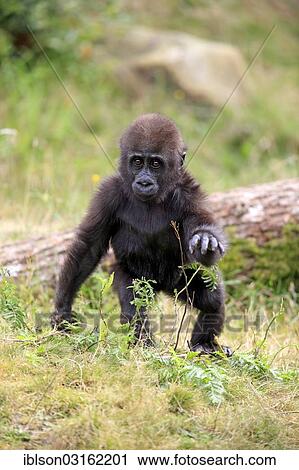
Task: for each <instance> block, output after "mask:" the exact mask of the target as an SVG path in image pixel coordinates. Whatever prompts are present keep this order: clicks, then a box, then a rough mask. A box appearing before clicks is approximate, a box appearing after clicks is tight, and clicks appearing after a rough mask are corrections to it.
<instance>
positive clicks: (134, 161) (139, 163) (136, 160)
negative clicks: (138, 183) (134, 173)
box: [133, 157, 143, 167]
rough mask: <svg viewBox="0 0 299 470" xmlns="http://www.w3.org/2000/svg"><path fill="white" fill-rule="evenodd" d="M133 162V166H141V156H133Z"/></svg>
mask: <svg viewBox="0 0 299 470" xmlns="http://www.w3.org/2000/svg"><path fill="white" fill-rule="evenodd" d="M133 163H134V165H135V166H138V167H139V166H142V164H143V161H142V160H141V158H139V157H135V158H133Z"/></svg>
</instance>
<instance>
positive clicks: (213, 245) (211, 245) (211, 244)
mask: <svg viewBox="0 0 299 470" xmlns="http://www.w3.org/2000/svg"><path fill="white" fill-rule="evenodd" d="M217 246H218V241H217V239H216V238H215V237H213V235H211V236H210V241H209V246H208V249H209V250H210V251H215V250H216V248H217Z"/></svg>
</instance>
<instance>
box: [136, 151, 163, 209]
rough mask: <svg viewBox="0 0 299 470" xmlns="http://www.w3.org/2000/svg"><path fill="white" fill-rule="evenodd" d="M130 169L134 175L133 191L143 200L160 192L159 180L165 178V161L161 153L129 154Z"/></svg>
mask: <svg viewBox="0 0 299 470" xmlns="http://www.w3.org/2000/svg"><path fill="white" fill-rule="evenodd" d="M129 171H130V173H131V175H132V177H133V181H132V191H133V193H134V195H135V196H136V197H137V198H139V199H141V200H143V201H144V200H150V199H153V198H155V196H157V194H158V193H159V181H161V180H162V179H163V173H164V171H165V163H164V160H163V157H162V156H161V155H156V154H152V153H150V152H142V153H134V154H133V155H130V156H129Z"/></svg>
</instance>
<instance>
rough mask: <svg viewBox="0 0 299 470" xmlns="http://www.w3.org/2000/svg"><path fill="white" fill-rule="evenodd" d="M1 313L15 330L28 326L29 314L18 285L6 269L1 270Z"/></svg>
mask: <svg viewBox="0 0 299 470" xmlns="http://www.w3.org/2000/svg"><path fill="white" fill-rule="evenodd" d="M0 315H1V316H2V318H4V320H6V321H7V322H8V323H9V325H10V326H11V328H12V329H13V330H22V329H25V328H27V316H26V312H25V308H24V305H23V304H22V302H21V300H20V298H19V296H18V293H17V286H16V285H15V283H14V282H13V280H12V279H11V278H10V277H9V274H8V271H6V270H4V269H2V270H0Z"/></svg>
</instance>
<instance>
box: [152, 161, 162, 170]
mask: <svg viewBox="0 0 299 470" xmlns="http://www.w3.org/2000/svg"><path fill="white" fill-rule="evenodd" d="M151 165H152V167H153V168H160V166H161V163H160V161H159V160H153V161H152V162H151Z"/></svg>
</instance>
